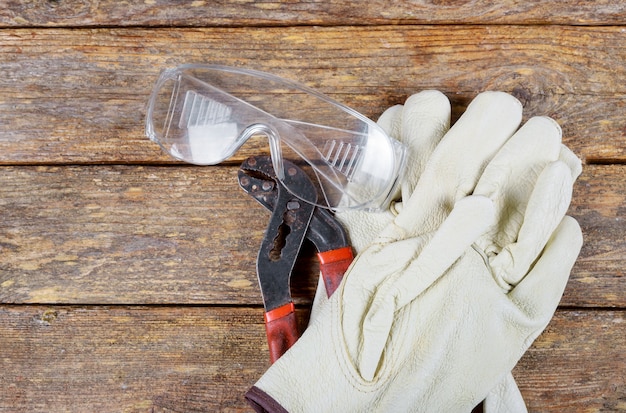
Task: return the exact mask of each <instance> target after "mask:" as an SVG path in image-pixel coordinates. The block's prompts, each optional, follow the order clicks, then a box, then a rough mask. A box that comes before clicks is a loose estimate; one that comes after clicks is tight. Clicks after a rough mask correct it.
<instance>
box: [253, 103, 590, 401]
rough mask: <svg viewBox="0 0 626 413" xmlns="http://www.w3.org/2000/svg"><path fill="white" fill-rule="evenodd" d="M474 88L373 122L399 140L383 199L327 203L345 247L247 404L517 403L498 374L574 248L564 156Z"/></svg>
mask: <svg viewBox="0 0 626 413" xmlns="http://www.w3.org/2000/svg"><path fill="white" fill-rule="evenodd" d="M521 120H522V107H521V104H520V103H519V102H518V101H517V100H516V99H515V98H513V97H512V96H510V95H508V94H505V93H500V92H485V93H482V94H480V95H479V96H477V97H476V98H475V99H474V101H473V102H472V103H471V104H470V105H469V106H468V108H467V110H466V112H465V113H464V114H463V116H462V117H461V118H460V119H459V120H458V121H457V122H456V123H455V124H454V126H453V127H452V128H449V123H450V103H449V102H448V100H447V98H446V97H445V96H444V95H443V94H441V93H439V92H436V91H425V92H421V93H418V94H417V95H414V96H411V97H410V98H409V99H408V100H407V102H406V103H405V105H404V106H394V107H392V108H390V109H388V110H387V111H386V112H385V113H384V114H383V115H382V116H381V118H380V119H379V124H380V125H381V126H382V127H383V129H385V130H386V131H387V132H388V133H389V135H390V136H392V137H394V138H395V139H398V140H400V141H402V142H404V143H405V144H406V145H407V146H408V148H409V164H408V167H407V172H406V173H405V175H404V177H403V180H402V182H401V185H400V193H399V194H398V202H396V203H394V204H393V205H392V206H391V207H390V209H389V210H388V211H385V212H382V213H372V212H364V211H354V212H343V213H338V214H337V215H336V216H337V218H338V219H339V220H340V221H341V222H342V223H343V224H344V226H345V227H346V229H347V231H348V233H349V235H350V238H351V242H352V245H353V247H354V248H355V250H356V252H357V256H356V258H355V260H354V262H353V263H352V265H351V267H350V268H349V269H348V271H347V272H346V274H345V275H344V279H343V281H342V283H341V285H340V286H339V288H338V289H337V290H336V291H335V293H334V294H333V295H332V296H331V297H330V298H329V299H328V298H326V293H325V291H323V287H322V286H320V287H318V293H317V294H316V298H315V301H314V305H313V311H312V314H311V322H310V323H309V327H308V328H307V330H306V331H305V332H304V334H303V335H302V337H301V338H300V339H299V340H298V341H297V342H296V344H295V345H294V346H293V347H292V348H291V349H290V350H289V351H288V352H287V353H286V354H285V355H283V356H282V357H281V358H280V359H279V360H278V361H277V362H275V363H274V364H273V365H272V366H271V367H270V368H269V369H268V371H267V372H266V373H265V374H264V375H263V376H262V377H261V379H260V380H259V381H258V382H257V383H256V384H255V386H254V387H252V388H251V389H250V390H249V391H248V393H247V394H246V398H247V399H248V401H249V402H250V404H251V405H252V406H253V407H254V408H255V410H257V411H258V412H291V413H295V412H365V411H367V412H470V411H471V410H472V409H473V408H474V407H475V406H476V405H477V404H479V403H480V402H481V401H483V400H485V403H484V410H485V411H486V412H520V411H521V412H524V411H526V408H525V406H524V402H523V399H522V397H521V394H520V393H519V390H518V389H517V386H516V384H515V382H514V380H513V377H512V375H511V370H512V369H513V367H514V366H515V364H516V363H517V361H518V360H519V359H520V358H521V357H522V355H523V354H524V352H525V351H526V349H527V348H528V347H530V345H531V344H532V342H533V341H534V340H535V338H537V336H538V335H539V334H540V333H541V332H542V331H543V330H544V328H545V327H546V326H547V324H548V322H549V321H550V319H551V318H552V315H553V314H554V311H555V310H556V307H557V305H558V302H559V300H560V298H561V296H562V294H563V291H564V289H565V285H566V283H567V280H568V277H569V273H570V271H571V268H572V266H573V265H574V262H575V260H576V258H577V256H578V253H579V251H580V248H581V246H582V235H581V230H580V227H579V226H578V224H577V222H576V221H575V220H574V219H573V218H571V217H568V216H566V215H565V214H566V211H567V209H568V207H569V203H570V200H571V195H572V187H573V183H574V181H575V179H576V177H577V176H578V175H579V174H580V172H581V163H580V160H579V159H578V158H577V157H576V156H575V155H574V154H573V153H572V152H571V151H570V150H569V149H567V148H566V147H565V146H564V145H562V144H561V129H560V127H559V126H558V124H557V123H556V122H554V121H553V120H552V119H549V118H546V117H535V118H532V119H530V120H528V122H526V124H524V125H523V126H522V127H521V128H520V127H519V126H520V124H521Z"/></svg>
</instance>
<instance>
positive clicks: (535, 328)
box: [509, 216, 583, 347]
mask: <svg viewBox="0 0 626 413" xmlns="http://www.w3.org/2000/svg"><path fill="white" fill-rule="evenodd" d="M582 243H583V237H582V231H581V230H580V226H579V225H578V222H576V220H575V219H574V218H572V217H570V216H565V217H564V218H563V220H562V221H561V223H560V224H559V226H558V227H557V229H556V230H555V231H554V233H553V234H552V237H551V238H550V240H549V241H548V243H547V245H546V247H545V249H544V251H543V254H541V257H539V259H538V260H537V262H536V263H535V265H534V266H533V268H532V270H531V271H530V272H529V274H528V275H526V277H525V278H524V279H523V280H522V281H521V282H520V283H519V284H518V285H517V286H516V287H515V288H513V290H511V292H510V293H509V298H510V299H511V301H512V302H513V303H514V304H515V305H516V306H517V307H518V308H519V309H520V310H521V311H522V314H523V318H522V319H520V320H517V323H518V325H520V326H522V327H526V328H528V329H530V330H531V331H532V332H533V333H535V334H532V335H531V336H530V337H529V342H527V343H525V344H526V347H529V346H530V344H532V340H534V339H535V338H536V336H537V335H539V333H540V332H541V330H543V328H545V326H546V325H547V324H548V322H549V321H550V319H551V318H552V315H553V314H554V311H555V310H556V307H557V305H558V303H559V300H560V299H561V296H562V295H563V291H564V290H565V286H566V284H567V280H568V278H569V274H570V272H571V270H572V267H573V266H574V263H575V262H576V258H577V257H578V254H579V252H580V249H581V247H582Z"/></svg>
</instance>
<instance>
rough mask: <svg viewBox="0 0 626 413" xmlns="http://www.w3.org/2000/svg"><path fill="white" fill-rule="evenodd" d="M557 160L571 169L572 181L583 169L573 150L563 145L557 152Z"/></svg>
mask: <svg viewBox="0 0 626 413" xmlns="http://www.w3.org/2000/svg"><path fill="white" fill-rule="evenodd" d="M559 160H560V161H561V162H563V163H565V164H566V165H567V166H568V167H569V169H570V170H571V171H572V182H573V181H576V179H577V178H578V177H579V176H580V174H581V173H582V171H583V166H582V163H581V162H580V159H579V158H578V156H576V154H574V152H572V151H570V150H569V148H568V147H567V146H565V145H561V152H560V153H559Z"/></svg>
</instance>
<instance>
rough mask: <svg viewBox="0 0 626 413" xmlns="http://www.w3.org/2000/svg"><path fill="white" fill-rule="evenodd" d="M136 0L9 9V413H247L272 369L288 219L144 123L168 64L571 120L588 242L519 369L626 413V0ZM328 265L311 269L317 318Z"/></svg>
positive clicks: (532, 403)
mask: <svg viewBox="0 0 626 413" xmlns="http://www.w3.org/2000/svg"><path fill="white" fill-rule="evenodd" d="M130 3H131V4H128V3H127V2H118V1H113V0H100V1H86V0H85V1H64V0H62V1H52V0H50V1H43V0H40V1H23V2H18V1H8V2H5V5H4V6H3V9H2V10H0V26H1V29H0V53H1V55H0V56H1V61H0V211H1V215H0V216H1V218H0V348H1V351H2V354H1V356H0V371H1V373H0V411H2V412H65V411H68V412H183V411H184V412H213V411H230V412H234V411H248V408H247V406H246V404H245V402H244V400H243V397H242V395H243V393H244V391H245V390H246V389H247V388H248V387H249V386H250V385H251V384H252V383H254V382H255V380H256V379H257V378H258V377H259V376H260V375H261V374H262V373H263V371H264V370H265V369H266V368H267V367H268V364H269V363H268V352H267V348H266V342H265V336H264V334H265V333H264V327H263V316H262V307H261V300H260V293H259V290H258V287H257V283H256V275H255V265H254V264H255V255H256V250H257V248H258V246H259V243H260V240H261V237H262V234H263V230H264V227H265V225H266V222H267V219H268V217H269V215H268V214H267V213H266V212H264V211H262V210H261V208H260V207H259V206H258V205H257V204H256V203H255V202H254V201H253V200H251V199H250V198H248V197H247V196H246V195H245V194H244V193H243V192H242V191H241V190H240V189H239V188H238V186H237V182H236V171H237V167H238V164H239V163H240V162H241V161H242V159H243V158H244V156H246V151H242V152H240V153H238V154H237V156H236V157H235V158H232V159H230V160H229V161H228V162H226V163H224V164H222V165H220V166H215V167H195V166H190V165H184V164H182V163H176V162H173V161H172V160H171V159H170V158H169V157H168V156H166V155H164V154H163V153H161V152H160V150H159V148H158V147H157V145H155V144H153V143H151V142H149V141H148V140H147V139H146V138H145V136H144V132H143V123H144V117H145V105H146V101H147V98H148V95H149V93H150V91H151V87H152V84H153V82H154V81H155V79H156V76H157V75H158V73H159V71H160V70H161V69H162V68H165V67H171V66H175V65H177V64H181V63H194V62H195V63H207V62H211V63H219V64H226V65H232V66H238V67H250V68H256V69H260V70H265V71H270V72H272V73H275V74H277V75H280V76H284V77H287V78H291V79H295V80H298V81H300V82H303V83H305V84H307V85H309V86H311V87H314V88H317V89H319V90H321V91H322V92H325V93H327V94H329V95H331V96H332V97H334V98H336V99H337V100H340V101H342V102H344V103H346V104H348V105H350V106H352V107H354V108H355V109H357V110H359V111H361V112H362V113H364V114H366V115H367V116H370V117H372V118H376V117H377V116H378V115H379V114H380V113H381V112H382V111H383V110H384V109H385V108H387V107H389V106H390V105H393V104H397V103H402V102H404V100H405V99H406V98H407V96H409V95H411V94H413V93H415V92H417V91H420V90H423V89H429V88H432V89H438V90H441V91H443V92H444V93H445V94H446V95H447V96H448V97H449V98H450V100H451V102H452V104H453V108H454V109H453V112H454V117H455V118H456V117H458V115H459V114H460V113H462V111H463V109H464V107H465V106H466V105H467V104H468V103H469V102H470V101H471V99H472V98H473V97H474V96H476V94H478V93H479V92H481V91H484V90H489V89H491V90H494V89H497V90H504V91H507V92H510V93H512V94H513V95H515V96H517V97H518V98H519V99H520V100H521V101H522V102H523V104H524V106H525V116H526V118H528V117H529V116H532V115H544V114H545V115H549V116H552V117H553V118H555V119H556V120H557V121H558V122H559V123H560V124H561V125H562V126H563V131H564V141H565V143H566V144H567V145H568V146H569V147H570V148H572V149H573V150H574V151H575V152H576V154H577V155H579V156H580V157H581V158H582V159H583V160H584V162H585V165H584V170H583V174H582V176H581V177H580V179H579V180H578V182H577V184H576V187H575V194H574V201H573V203H572V206H571V209H570V214H571V215H573V216H574V217H576V218H577V219H578V220H579V222H580V224H581V226H582V228H583V231H584V236H585V245H584V247H583V250H582V253H581V255H580V258H579V260H578V262H577V264H576V266H575V268H574V270H573V273H572V275H571V279H570V282H569V284H568V286H567V289H566V291H565V295H564V297H563V299H562V302H561V306H560V308H559V309H558V311H557V313H556V315H555V317H554V319H553V321H552V322H551V323H550V325H549V326H548V328H547V330H546V331H545V332H544V333H543V334H542V335H541V336H540V337H539V339H538V340H537V341H536V342H535V344H534V345H533V346H532V347H531V348H530V349H529V351H528V352H527V353H526V355H525V356H524V358H523V359H522V360H521V361H520V363H519V364H518V366H517V367H516V368H515V370H514V375H515V377H516V379H517V382H518V384H519V387H520V389H521V391H522V393H523V395H524V398H525V399H526V402H527V404H528V408H529V410H530V411H531V412H548V411H554V412H599V411H603V412H606V411H626V284H625V282H624V267H625V263H626V240H625V233H626V206H625V205H626V63H625V62H626V24H625V22H626V3H624V2H619V1H611V0H603V1H580V0H563V1H559V2H547V1H545V2H541V1H519V0H507V1H504V2H500V4H499V5H498V4H496V5H493V2H491V1H486V0H474V1H454V2H452V1H448V2H446V1H416V2H408V1H397V2H386V1H383V0H371V1H367V2H362V3H361V2H359V3H357V2H343V1H338V0H331V1H328V2H307V1H298V0H295V1H290V2H285V3H284V4H281V3H275V2H269V1H263V2H243V1H226V0H224V1H221V0H220V1H215V2H205V1H193V2H172V3H176V4H172V5H168V4H166V3H167V2H165V1H155V0H152V1H145V2H130ZM183 3H185V4H183ZM253 149H254V148H253ZM251 150H252V149H251ZM255 150H257V151H258V148H256V149H255ZM249 152H250V151H248V153H249ZM307 248H308V252H309V253H311V254H312V253H313V249H312V248H311V247H310V246H309V247H307ZM311 254H309V255H311ZM315 268H316V263H315V261H314V260H313V259H308V260H307V259H304V260H303V262H302V263H300V264H299V268H298V271H299V272H300V273H302V274H303V275H304V276H303V279H302V280H300V281H297V282H296V285H295V295H296V298H297V303H298V305H299V306H300V308H306V307H307V306H308V305H310V303H311V297H312V295H313V292H314V291H313V285H314V283H315V277H316V269H315ZM302 315H304V316H306V312H304V313H303V314H302Z"/></svg>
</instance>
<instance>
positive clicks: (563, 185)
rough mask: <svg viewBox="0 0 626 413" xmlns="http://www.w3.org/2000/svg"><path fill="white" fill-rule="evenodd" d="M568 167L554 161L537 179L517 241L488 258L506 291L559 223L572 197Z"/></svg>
mask: <svg viewBox="0 0 626 413" xmlns="http://www.w3.org/2000/svg"><path fill="white" fill-rule="evenodd" d="M572 187H573V182H572V176H571V170H570V169H569V167H568V166H567V165H566V164H565V163H563V162H561V161H556V162H553V163H552V164H550V165H549V166H547V167H546V168H545V170H544V171H543V172H542V174H541V175H540V176H539V178H538V179H537V185H536V186H535V190H534V191H533V193H532V195H531V197H530V200H529V202H528V206H527V208H526V212H525V214H524V217H523V223H522V225H521V228H520V230H519V233H518V236H517V240H515V242H512V243H510V244H509V245H507V246H506V247H505V248H503V249H502V251H500V253H499V254H498V255H496V256H495V257H493V258H491V259H490V264H491V268H492V270H493V273H494V276H495V277H496V281H498V283H499V284H500V285H501V286H502V287H503V288H505V289H506V290H507V291H508V290H509V289H510V288H511V286H514V285H516V284H517V283H518V282H519V281H520V280H521V279H522V278H523V277H524V275H525V274H526V273H527V272H528V270H529V268H530V267H531V266H532V263H533V262H535V260H536V259H537V257H538V256H539V255H540V254H541V251H542V250H543V248H544V246H545V245H546V243H547V242H548V239H549V238H550V236H551V235H552V233H553V231H554V229H555V228H556V227H557V226H558V225H559V223H560V222H561V220H562V219H563V217H564V216H565V213H566V212H567V209H568V207H569V204H570V201H571V199H572Z"/></svg>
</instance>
